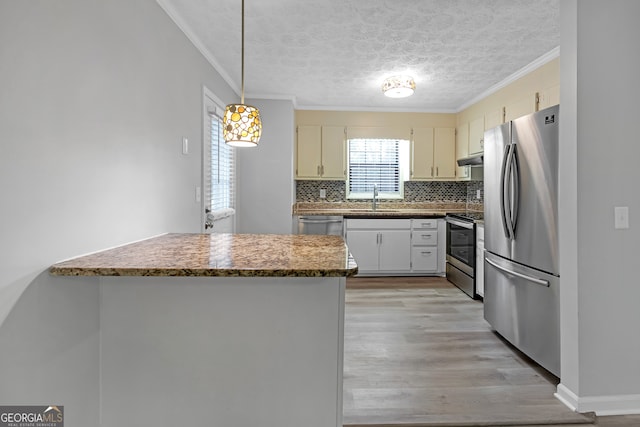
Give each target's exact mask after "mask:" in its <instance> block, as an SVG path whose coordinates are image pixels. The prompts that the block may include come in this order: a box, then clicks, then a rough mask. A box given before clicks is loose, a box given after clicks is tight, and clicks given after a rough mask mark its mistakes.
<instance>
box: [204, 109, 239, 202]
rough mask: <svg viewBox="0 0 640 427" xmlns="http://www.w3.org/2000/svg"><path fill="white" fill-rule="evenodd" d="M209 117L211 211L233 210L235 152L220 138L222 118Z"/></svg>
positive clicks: (216, 116)
mask: <svg viewBox="0 0 640 427" xmlns="http://www.w3.org/2000/svg"><path fill="white" fill-rule="evenodd" d="M210 117H211V193H210V194H211V204H210V206H211V211H212V212H215V211H220V210H224V209H233V208H234V202H235V201H234V194H233V189H234V185H233V184H234V177H235V176H234V175H235V174H234V167H235V150H234V149H233V147H231V146H229V145H227V144H226V143H225V142H224V139H223V137H222V117H220V116H218V115H217V114H215V113H213V114H211V115H210Z"/></svg>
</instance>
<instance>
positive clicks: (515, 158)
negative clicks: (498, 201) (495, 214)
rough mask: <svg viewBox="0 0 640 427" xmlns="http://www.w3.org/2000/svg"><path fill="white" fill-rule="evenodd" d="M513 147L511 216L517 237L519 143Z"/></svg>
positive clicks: (512, 230)
mask: <svg viewBox="0 0 640 427" xmlns="http://www.w3.org/2000/svg"><path fill="white" fill-rule="evenodd" d="M512 146H513V148H512V149H511V164H512V165H511V171H512V179H513V181H512V183H513V187H512V188H513V197H512V201H513V208H512V209H513V210H512V216H511V236H512V238H513V239H515V238H516V226H517V225H518V207H519V205H520V166H519V165H518V145H516V144H512Z"/></svg>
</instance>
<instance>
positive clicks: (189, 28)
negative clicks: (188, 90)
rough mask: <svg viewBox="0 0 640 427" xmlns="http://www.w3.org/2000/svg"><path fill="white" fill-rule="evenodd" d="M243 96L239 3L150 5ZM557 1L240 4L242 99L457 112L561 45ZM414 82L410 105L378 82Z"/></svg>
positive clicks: (270, 0)
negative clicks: (399, 78) (396, 78)
mask: <svg viewBox="0 0 640 427" xmlns="http://www.w3.org/2000/svg"><path fill="white" fill-rule="evenodd" d="M157 1H158V3H160V5H161V6H162V7H163V8H164V9H165V10H166V11H167V12H168V13H169V15H170V16H171V17H172V18H173V19H174V21H176V23H177V24H178V25H179V26H180V27H181V28H182V29H183V31H185V33H186V34H187V35H188V36H189V37H190V38H191V40H192V41H193V42H194V43H195V44H196V45H197V46H198V47H199V49H200V50H201V51H202V52H203V53H204V54H205V56H207V57H208V58H209V60H210V61H211V62H212V63H214V65H215V66H216V68H217V69H218V71H220V72H221V74H222V75H223V77H225V79H226V80H227V81H228V82H229V83H230V84H231V85H232V87H234V88H235V89H236V90H237V91H238V92H239V88H240V63H241V56H240V35H241V30H240V27H241V1H240V0H188V1H185V0H157ZM559 3H560V0H245V25H246V28H245V96H246V97H248V98H252V97H253V98H274V99H281V98H291V99H294V100H295V102H296V107H297V108H301V109H345V110H385V111H456V110H458V109H459V108H460V107H461V106H464V105H465V104H466V103H468V102H469V101H471V100H473V99H474V98H476V97H477V96H479V95H481V94H482V93H483V92H485V91H487V90H488V89H489V88H491V87H492V86H494V85H496V84H498V83H500V82H501V81H503V80H504V79H506V78H508V77H509V76H510V75H512V74H513V73H515V72H517V71H519V70H520V69H522V68H523V67H525V66H527V65H528V64H530V63H531V62H532V61H535V60H537V59H538V58H540V57H542V56H544V55H546V54H548V53H549V52H551V51H552V50H554V49H555V48H557V47H558V46H559V44H560V29H559V8H560V6H559ZM400 73H409V74H411V75H413V76H414V78H415V80H416V84H417V88H416V92H415V94H414V95H413V96H411V97H409V98H403V99H390V98H387V97H385V96H384V95H383V94H382V91H381V90H380V87H381V84H382V80H383V79H384V78H385V77H388V76H391V75H394V74H400Z"/></svg>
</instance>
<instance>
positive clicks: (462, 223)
mask: <svg viewBox="0 0 640 427" xmlns="http://www.w3.org/2000/svg"><path fill="white" fill-rule="evenodd" d="M445 221H447V222H448V223H449V224H453V225H457V226H458V227H462V228H466V229H469V230H473V222H466V221H460V220H457V219H454V218H449V217H445Z"/></svg>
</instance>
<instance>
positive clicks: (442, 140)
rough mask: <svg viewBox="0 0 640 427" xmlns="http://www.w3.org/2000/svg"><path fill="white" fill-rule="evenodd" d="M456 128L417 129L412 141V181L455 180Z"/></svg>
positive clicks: (414, 131)
mask: <svg viewBox="0 0 640 427" xmlns="http://www.w3.org/2000/svg"><path fill="white" fill-rule="evenodd" d="M455 139H456V137H455V129H454V128H415V129H413V138H412V140H411V179H414V180H431V179H433V180H437V179H453V178H455V176H456V140H455Z"/></svg>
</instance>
